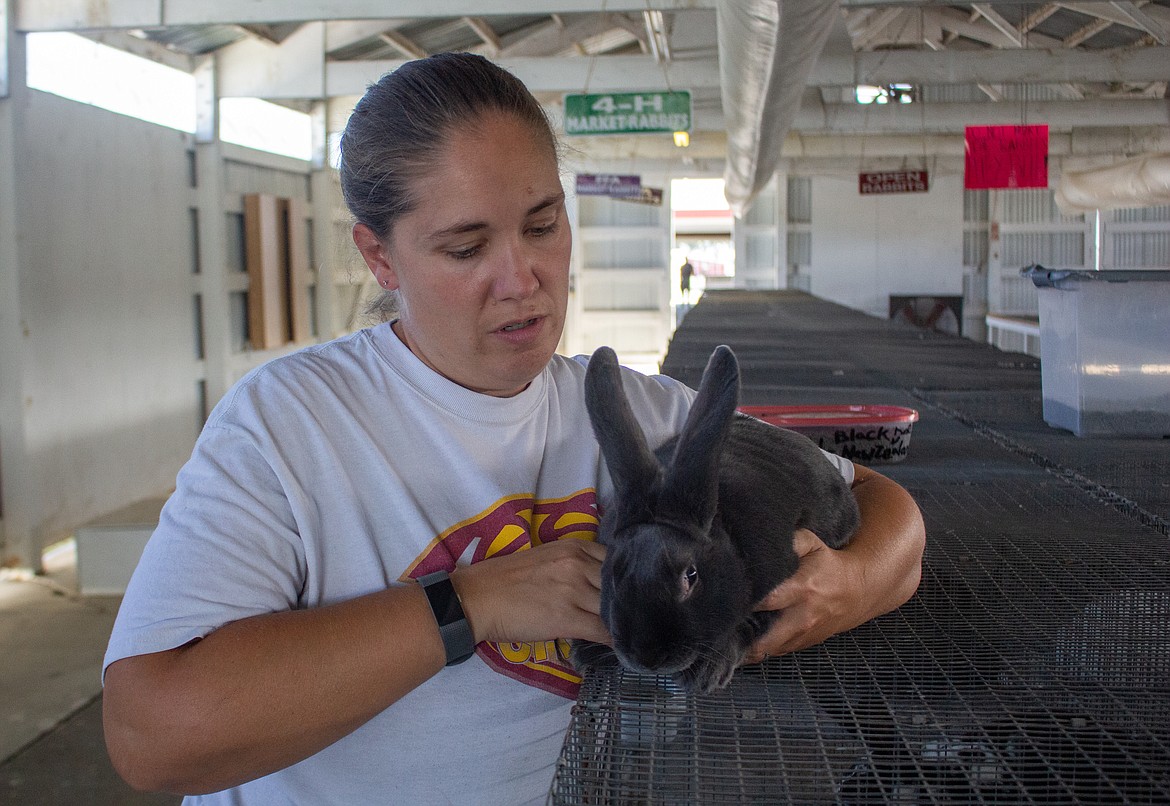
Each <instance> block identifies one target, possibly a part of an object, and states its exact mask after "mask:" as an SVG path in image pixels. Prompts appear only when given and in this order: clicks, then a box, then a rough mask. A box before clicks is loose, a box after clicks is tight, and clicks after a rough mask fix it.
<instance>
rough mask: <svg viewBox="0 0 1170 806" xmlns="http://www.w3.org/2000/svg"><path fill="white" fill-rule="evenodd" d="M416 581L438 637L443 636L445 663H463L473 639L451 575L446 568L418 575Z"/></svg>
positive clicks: (472, 653) (473, 644)
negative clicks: (445, 654)
mask: <svg viewBox="0 0 1170 806" xmlns="http://www.w3.org/2000/svg"><path fill="white" fill-rule="evenodd" d="M418 584H419V585H421V586H422V589H423V593H425V594H426V595H427V601H428V602H429V603H430V605H431V613H432V614H433V615H434V617H435V623H436V624H438V625H439V636H440V637H441V638H442V639H443V649H444V650H445V651H446V653H447V665H448V666H454V665H456V664H459V663H463V661H465V660H467V659H468V658H470V657H471V656H472V655H474V654H475V639H474V637H473V636H472V634H471V625H470V624H468V623H467V616H466V614H464V612H463V605H462V603H460V601H459V594H458V593H456V592H455V586H454V585H452V584H451V577H450V576H449V575H448V574H447V572H446V571H435V572H434V573H433V574H425V575H424V576H421V577H419V578H418Z"/></svg>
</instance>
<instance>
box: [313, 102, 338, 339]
mask: <svg viewBox="0 0 1170 806" xmlns="http://www.w3.org/2000/svg"><path fill="white" fill-rule="evenodd" d="M310 120H311V121H312V126H313V156H312V164H313V170H312V173H311V174H310V175H309V194H310V197H311V206H310V210H311V212H312V216H313V263H314V266H313V272H314V276H315V277H316V295H315V296H314V306H315V315H316V319H317V340H318V341H328V340H329V339H332V338H333V337H334V336H336V335H338V334H337V322H335V321H334V319H335V315H336V314H335V312H336V310H337V302H336V295H337V285H336V281H335V278H334V270H335V269H334V265H333V262H334V255H336V254H337V252H338V250H337V249H335V248H334V243H333V238H334V226H333V216H334V210H335V208H336V206H337V191H336V183H335V182H334V178H333V168H332V166H330V164H329V103H328V102H327V101H324V100H320V101H316V102H315V103H314V104H313V108H312V110H311V111H310Z"/></svg>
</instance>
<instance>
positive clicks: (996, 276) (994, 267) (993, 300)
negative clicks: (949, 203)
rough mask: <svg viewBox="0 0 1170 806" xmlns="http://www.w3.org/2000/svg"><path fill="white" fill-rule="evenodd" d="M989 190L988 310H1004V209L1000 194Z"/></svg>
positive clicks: (997, 311) (991, 311)
mask: <svg viewBox="0 0 1170 806" xmlns="http://www.w3.org/2000/svg"><path fill="white" fill-rule="evenodd" d="M1002 192H1003V191H1000V190H989V191H987V312H988V313H1002V312H1003V258H1002V254H1003V240H1002V238H1003V235H1002V233H1001V232H1000V229H1001V227H1002V223H1003V222H1002V218H1003V211H1002V209H1001V199H1000V194H1001V193H1002Z"/></svg>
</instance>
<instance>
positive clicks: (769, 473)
mask: <svg viewBox="0 0 1170 806" xmlns="http://www.w3.org/2000/svg"><path fill="white" fill-rule="evenodd" d="M585 401H586V407H587V409H588V411H589V418H590V421H591V422H592V425H593V431H594V434H595V435H596V437H597V441H598V443H599V445H600V447H601V453H602V456H603V458H604V459H605V462H606V466H607V467H608V469H609V473H610V476H611V478H612V479H613V484H614V500H613V502H612V504H611V505H610V506H609V507H608V509H607V510H606V511H605V512H603V513H602V517H601V521H600V524H599V527H598V537H597V539H598V542H600V543H602V544H603V545H604V546H605V547H606V557H605V561H604V563H603V565H602V569H601V618H602V621H603V622H604V623H605V626H606V627H607V628H608V630H609V633H610V635H611V637H612V638H613V649H612V650H611V649H610V648H609V647H607V646H604V645H601V644H594V643H591V642H586V641H574V642H573V644H572V647H573V648H572V654H571V657H572V660H573V663H574V665H575V666H576V667H577V669H578V670H579V671H582V672H587V671H588V670H589V669H591V668H594V667H598V666H604V665H612V664H613V663H614V662H615V656H616V661H617V662H620V663H621V664H622V665H623V666H625V667H626V668H628V669H630V670H632V671H635V672H640V673H646V674H656V675H671V676H672V677H673V678H674V680H675V681H676V682H677V683H678V684H679V685H681V686H682V687H683V688H684V689H686V690H688V691H695V692H707V691H712V690H715V689H718V688H722V687H723V686H725V685H727V683H728V682H729V681H730V680H731V677H732V675H733V673H734V672H735V669H736V667H737V666H739V664H740V663H741V662H742V660H743V658H744V655H745V654H746V652H747V650H748V648H749V647H750V646H751V645H752V644H753V643H754V642H755V640H756V639H757V638H758V637H759V636H760V635H762V634H763V633H764V632H765V631H766V630H767V629H768V627H769V626H770V625H771V624H772V622H773V621H774V619H775V618H776V616H777V614H776V613H775V612H774V611H761V612H753V610H752V608H753V606H754V605H755V604H756V603H757V602H759V601H760V600H761V599H763V598H764V596H765V595H767V594H768V593H769V592H770V591H771V590H772V589H773V588H775V587H776V586H777V585H778V584H780V583H781V582H782V581H784V580H785V579H786V578H788V577H789V576H790V575H791V574H792V573H793V572H794V571H795V570H796V567H797V564H798V562H799V559H798V557H797V556H796V553H795V551H794V550H793V545H792V541H793V533H794V532H795V530H796V529H797V528H800V527H804V528H807V529H810V530H812V531H813V532H814V533H815V534H816V535H817V537H819V538H820V539H821V540H822V541H824V542H825V543H826V544H827V545H829V546H830V547H833V548H840V547H841V546H844V545H845V544H846V543H847V542H848V541H849V538H850V537H851V536H852V534H853V532H854V530H855V529H856V528H857V524H858V523H859V521H860V516H859V514H858V510H857V502H856V500H855V499H854V497H853V493H852V491H851V490H850V489H849V486H848V485H847V484H846V483H845V480H844V478H842V476H841V474H840V473H839V472H838V471H837V470H836V468H834V467H833V466H832V464H830V463H829V462H827V461H826V460H825V457H824V456H823V455H822V453H821V451H820V449H819V448H818V447H816V445H815V444H814V443H813V442H812V441H811V440H810V439H808V438H807V437H805V436H803V435H801V434H797V433H796V432H794V431H789V430H787V429H783V428H779V427H776V426H773V425H769V424H767V423H764V422H762V421H760V420H757V419H755V418H752V417H749V416H747V415H744V414H742V413H739V412H737V411H736V408H737V406H738V403H739V364H738V362H737V361H736V358H735V354H734V353H733V352H732V351H731V349H730V348H729V347H727V346H720V347H717V348H716V349H715V351H714V353H713V354H712V355H711V358H710V360H709V361H708V363H707V368H706V369H705V370H704V372H703V378H702V381H701V383H700V385H699V390H698V394H697V395H696V397H695V400H694V403H693V404H692V407H691V410H690V412H689V414H688V416H687V419H686V422H685V424H684V425H683V428H682V431H681V432H680V433H679V435H678V436H677V437H675V438H673V439H671V440H669V441H668V442H666V443H665V444H664V445H662V446H661V447H660V448H658V449H657V450H656V451H654V452H651V450H650V448H649V446H648V445H647V442H646V437H645V435H644V433H643V431H642V429H641V427H640V426H639V425H638V423H637V422H636V421H635V420H634V415H633V411H632V409H631V408H630V404H629V402H628V401H627V399H626V396H625V392H624V390H623V388H622V380H621V370H620V368H619V366H618V361H617V356H616V355H615V354H614V352H613V350H612V349H610V348H609V347H601V348H599V349H598V350H597V351H596V352H594V354H593V356H592V357H591V358H590V360H589V366H588V369H587V370H586V375H585Z"/></svg>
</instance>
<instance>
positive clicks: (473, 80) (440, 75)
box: [339, 53, 557, 238]
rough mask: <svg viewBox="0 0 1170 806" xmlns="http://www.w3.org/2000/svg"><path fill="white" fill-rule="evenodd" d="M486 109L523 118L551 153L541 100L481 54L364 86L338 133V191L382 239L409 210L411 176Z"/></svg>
mask: <svg viewBox="0 0 1170 806" xmlns="http://www.w3.org/2000/svg"><path fill="white" fill-rule="evenodd" d="M492 111H495V112H502V113H505V114H509V115H513V116H515V117H516V118H517V119H519V120H520V121H522V122H524V123H527V124H529V125H530V126H531V127H532V130H533V133H534V134H535V135H536V136H537V137H539V138H541V139H545V140H547V142H548V145H549V147H550V148H551V149H553V151H554V153H555V152H556V151H557V139H556V135H555V134H553V130H552V126H551V125H550V124H549V121H548V118H547V117H546V116H545V114H544V110H543V109H542V108H541V106H540V103H539V102H538V101H537V100H536V98H534V97H533V96H532V93H531V92H529V91H528V88H527V87H525V86H524V84H523V82H521V81H520V79H518V78H516V76H514V75H512V74H511V73H509V72H508V71H507V70H505V69H503V68H502V67H500V66H498V65H496V64H494V63H492V62H491V61H489V60H488V59H485V58H484V57H483V56H478V55H476V54H474V53H439V54H436V55H434V56H428V57H426V58H425V59H418V60H416V61H411V62H407V63H406V64H404V65H403V66H402V67H399V68H398V69H397V70H395V71H394V72H392V73H387V74H386V75H384V76H382V77H381V78H380V79H378V82H377V83H376V84H372V85H370V87H369V88H368V89H367V90H366V94H365V95H364V96H362V99H361V100H360V101H358V104H357V106H356V107H354V110H353V114H352V115H350V118H349V122H348V123H347V124H346V126H345V131H344V132H343V133H342V135H341V146H340V152H341V161H340V165H339V171H340V174H341V192H342V195H343V196H344V198H345V204H346V206H347V207H349V211H350V212H351V213H352V214H353V216H354V218H356V219H357V221H358V222H359V223H362V224H365V225H366V226H368V227H369V228H370V229H371V230H373V232H374V234H375V235H377V236H378V237H379V238H386V237H387V236H388V235H389V234H390V229H391V227H392V226H393V224H394V222H395V221H396V220H397V219H398V218H399V217H401V216H403V215H405V214H407V213H409V212H410V211H411V210H412V209H413V208H414V206H415V204H416V203H417V199H416V198H415V196H414V193H415V192H416V189H415V188H414V187H413V184H414V180H415V179H417V178H418V177H420V176H422V175H425V174H426V173H427V172H428V171H429V170H430V169H432V168H433V167H434V166H435V164H436V162H437V161H438V158H439V152H440V151H441V149H442V148H443V147H444V145H445V144H446V142H447V140H448V138H449V137H450V135H451V133H452V132H453V131H454V130H456V129H458V128H460V127H474V126H476V125H477V124H478V122H479V120H480V119H481V118H482V117H483V115H484V113H486V112H492Z"/></svg>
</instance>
